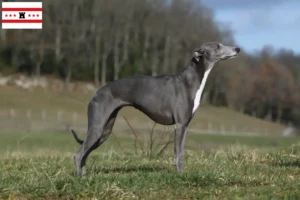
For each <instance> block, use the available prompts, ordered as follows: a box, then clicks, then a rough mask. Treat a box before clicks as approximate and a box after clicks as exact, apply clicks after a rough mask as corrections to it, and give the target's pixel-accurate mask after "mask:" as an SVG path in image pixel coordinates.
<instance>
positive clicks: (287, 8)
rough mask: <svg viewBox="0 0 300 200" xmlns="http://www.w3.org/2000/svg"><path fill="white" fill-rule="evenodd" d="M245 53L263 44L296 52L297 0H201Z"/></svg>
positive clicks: (299, 43) (299, 36) (299, 47)
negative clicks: (212, 11)
mask: <svg viewBox="0 0 300 200" xmlns="http://www.w3.org/2000/svg"><path fill="white" fill-rule="evenodd" d="M202 2H203V3H204V4H205V5H206V6H208V7H210V8H212V9H213V10H214V13H215V19H216V20H217V21H220V22H226V23H228V25H230V27H231V29H232V30H233V31H234V38H235V41H236V42H237V43H238V44H240V45H241V47H242V48H244V49H246V50H247V51H248V52H254V51H255V50H259V49H261V48H262V47H263V46H265V45H272V46H273V47H275V49H278V48H282V47H283V48H287V49H292V50H294V51H295V52H296V53H300V0H202Z"/></svg>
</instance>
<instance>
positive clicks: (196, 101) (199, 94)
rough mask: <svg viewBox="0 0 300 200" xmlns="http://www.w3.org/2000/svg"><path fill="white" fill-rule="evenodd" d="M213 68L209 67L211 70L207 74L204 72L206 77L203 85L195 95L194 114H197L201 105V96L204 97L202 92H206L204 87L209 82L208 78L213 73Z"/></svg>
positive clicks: (202, 82)
mask: <svg viewBox="0 0 300 200" xmlns="http://www.w3.org/2000/svg"><path fill="white" fill-rule="evenodd" d="M211 69H212V67H209V69H207V70H206V71H205V72H204V76H203V79H202V81H201V84H200V86H199V88H198V90H197V92H196V95H195V99H194V107H193V114H194V113H195V112H196V110H197V108H198V107H199V105H200V100H201V95H202V92H203V90H204V86H205V83H206V81H207V77H208V75H209V73H210V71H211Z"/></svg>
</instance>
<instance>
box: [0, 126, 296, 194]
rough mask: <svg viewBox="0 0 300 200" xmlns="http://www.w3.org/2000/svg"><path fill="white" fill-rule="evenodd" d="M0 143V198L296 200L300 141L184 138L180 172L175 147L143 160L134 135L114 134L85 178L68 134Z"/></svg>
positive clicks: (6, 137) (14, 136) (15, 136)
mask: <svg viewBox="0 0 300 200" xmlns="http://www.w3.org/2000/svg"><path fill="white" fill-rule="evenodd" d="M0 137H1V138H0V156H1V157H0V183H1V184H0V198H1V199H7V198H10V199H197V198H198V199H203V198H205V199H299V198H300V190H299V188H300V182H299V179H300V143H299V141H300V139H299V138H282V137H264V136H255V137H254V136H247V137H242V136H240V137H237V136H222V135H199V134H193V133H189V136H188V138H187V148H186V151H185V171H184V172H183V173H181V174H179V173H177V172H176V170H175V169H174V167H173V166H172V160H173V154H172V148H173V145H172V146H170V148H169V149H168V150H167V151H166V152H165V153H164V154H163V155H162V156H160V157H155V156H154V157H149V156H147V155H143V154H142V153H141V151H138V152H137V153H136V152H135V151H134V140H133V139H132V137H129V136H128V135H126V134H125V135H124V134H123V135H122V134H116V135H114V136H111V137H110V138H109V140H108V141H107V142H105V143H104V144H103V145H102V146H101V147H99V148H98V149H97V150H95V151H94V152H93V153H92V154H91V156H90V157H89V159H88V162H87V166H88V170H89V174H88V175H87V176H85V177H77V176H76V175H75V174H74V165H73V160H72V157H73V153H74V152H75V151H76V149H77V148H78V145H77V144H76V143H75V141H74V139H73V138H72V136H71V134H70V133H63V132H62V133H23V134H22V133H13V132H7V133H2V134H1V135H0ZM81 137H82V135H81ZM139 137H140V138H142V135H139ZM120 145H121V147H122V148H120ZM205 145H206V146H205ZM145 148H146V147H145Z"/></svg>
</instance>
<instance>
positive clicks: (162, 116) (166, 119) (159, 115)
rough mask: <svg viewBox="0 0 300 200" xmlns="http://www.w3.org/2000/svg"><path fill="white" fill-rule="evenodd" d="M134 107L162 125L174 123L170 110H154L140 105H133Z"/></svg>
mask: <svg viewBox="0 0 300 200" xmlns="http://www.w3.org/2000/svg"><path fill="white" fill-rule="evenodd" d="M134 107H135V108H136V109H138V110H140V111H141V112H143V113H144V114H145V115H147V116H148V117H149V118H150V119H152V120H153V121H155V122H156V123H158V124H162V125H173V124H175V121H174V118H173V115H172V113H171V111H168V110H164V109H160V110H159V111H158V112H155V111H150V110H148V109H145V108H141V107H140V106H137V105H135V106H134Z"/></svg>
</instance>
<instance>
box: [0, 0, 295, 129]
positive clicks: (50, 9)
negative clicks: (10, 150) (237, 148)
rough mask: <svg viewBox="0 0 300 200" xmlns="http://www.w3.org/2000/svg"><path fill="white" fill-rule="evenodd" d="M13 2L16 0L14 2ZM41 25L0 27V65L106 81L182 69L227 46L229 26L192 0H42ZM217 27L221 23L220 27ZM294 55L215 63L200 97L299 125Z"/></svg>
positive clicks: (269, 53) (267, 51)
mask: <svg viewBox="0 0 300 200" xmlns="http://www.w3.org/2000/svg"><path fill="white" fill-rule="evenodd" d="M18 1H19V0H18ZM42 2H43V29H42V30H2V31H1V54H0V70H1V72H2V73H16V72H22V73H27V74H28V75H30V76H33V77H36V78H39V76H40V75H42V74H44V75H46V74H47V75H52V76H57V77H60V78H62V79H63V80H64V83H65V84H66V85H68V84H69V83H70V81H72V80H86V81H93V82H94V83H95V85H97V86H102V85H104V84H106V83H107V82H109V81H112V80H116V79H119V78H122V77H125V76H129V75H135V74H147V75H153V76H155V75H162V74H172V73H176V72H178V71H179V70H182V69H183V68H184V66H185V65H186V63H187V61H188V59H190V58H191V56H192V51H193V49H195V48H196V47H199V46H200V45H201V44H202V43H205V42H208V41H220V42H223V43H225V44H230V45H234V44H235V41H234V39H233V34H232V32H231V30H230V28H226V27H224V26H223V27H222V26H219V24H217V22H216V21H215V20H214V15H213V12H212V10H210V9H208V8H206V7H205V6H204V5H203V4H202V3H201V2H200V1H195V0H168V1H167V0H166V1H162V0H126V1H124V0H109V1H107V0H64V1H62V0H43V1H42ZM220 27H222V28H220ZM299 63H300V55H297V54H295V53H294V52H293V51H291V50H286V49H282V50H279V51H273V50H272V48H271V47H265V48H263V49H262V50H261V51H259V52H257V53H256V54H252V55H250V54H246V53H243V54H242V55H241V56H239V57H237V58H236V59H233V60H229V61H226V62H223V63H220V64H218V66H216V67H215V68H214V70H213V72H212V73H211V76H210V78H209V80H208V83H207V86H206V89H205V93H204V95H203V98H204V100H205V101H207V102H209V103H211V104H213V105H216V106H226V107H230V108H232V109H235V110H238V111H240V112H243V113H247V114H249V115H255V116H256V117H260V118H268V119H270V120H273V121H278V122H280V123H285V124H287V123H290V122H292V123H294V124H300V119H299V118H300V114H299V113H300V104H299V102H300V94H299V93H300V88H299V85H300V84H299V83H300V66H299Z"/></svg>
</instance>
